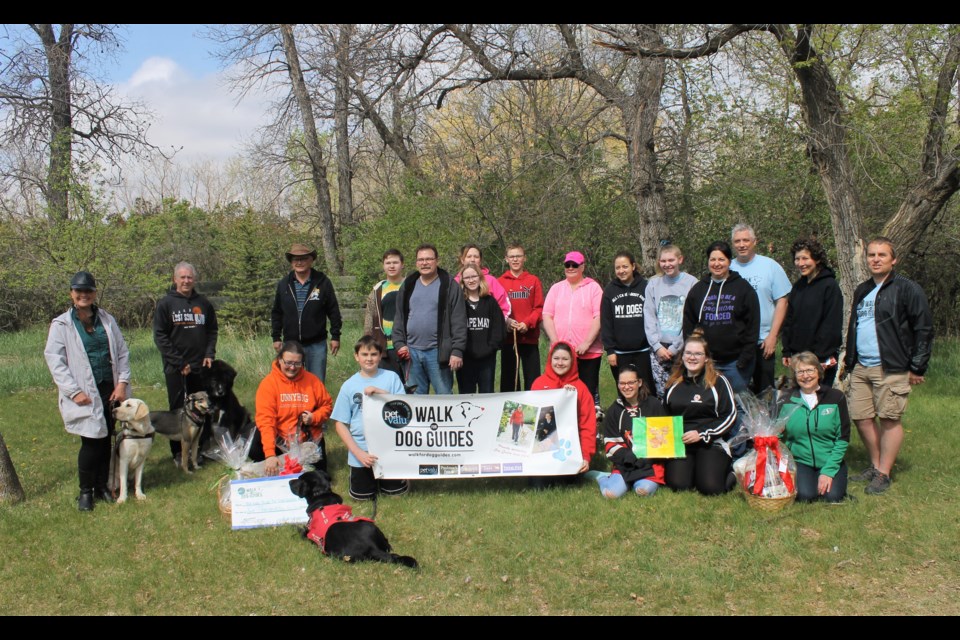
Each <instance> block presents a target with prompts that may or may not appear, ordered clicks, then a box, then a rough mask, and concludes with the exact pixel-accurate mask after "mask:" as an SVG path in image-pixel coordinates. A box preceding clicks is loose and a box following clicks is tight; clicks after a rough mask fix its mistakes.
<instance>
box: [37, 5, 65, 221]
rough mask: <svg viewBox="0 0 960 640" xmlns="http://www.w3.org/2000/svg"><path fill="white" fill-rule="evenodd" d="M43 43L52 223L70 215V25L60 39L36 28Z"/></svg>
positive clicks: (47, 27) (50, 28) (49, 29)
mask: <svg viewBox="0 0 960 640" xmlns="http://www.w3.org/2000/svg"><path fill="white" fill-rule="evenodd" d="M35 30H36V32H37V35H39V36H40V40H41V41H42V42H43V49H44V52H45V54H46V58H47V76H48V81H49V83H50V161H49V164H48V167H47V184H46V192H47V193H46V196H47V209H48V212H47V215H48V216H49V218H50V220H51V221H54V222H57V221H60V220H66V219H67V217H68V215H69V209H68V206H69V199H68V194H69V193H70V183H71V179H72V174H73V169H72V163H73V115H72V104H71V92H70V57H71V55H72V53H73V25H72V24H62V25H60V37H59V39H58V38H57V37H56V36H55V35H54V33H53V25H50V24H39V25H35Z"/></svg>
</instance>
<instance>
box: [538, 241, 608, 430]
mask: <svg viewBox="0 0 960 640" xmlns="http://www.w3.org/2000/svg"><path fill="white" fill-rule="evenodd" d="M585 263H586V258H584V257H583V254H582V253H580V252H579V251H571V252H569V253H568V254H567V255H566V256H565V257H564V259H563V275H564V279H563V280H561V281H560V282H557V283H556V284H554V285H553V286H552V287H550V291H548V292H547V297H546V299H545V300H544V303H543V330H544V332H545V333H546V334H547V338H548V339H549V340H550V344H555V343H557V342H566V343H568V344H569V345H570V346H572V347H573V348H574V350H575V352H576V356H577V367H578V369H579V370H580V379H581V380H583V382H584V384H586V385H587V389H589V390H590V393H591V394H592V395H593V404H594V408H595V412H596V415H597V417H598V418H601V417H602V416H603V410H602V408H601V405H600V359H601V356H602V355H603V344H602V343H601V342H600V306H601V301H602V299H603V289H602V288H601V287H600V285H599V284H598V283H597V281H596V280H594V279H593V278H587V277H584V275H583V271H584V266H585Z"/></svg>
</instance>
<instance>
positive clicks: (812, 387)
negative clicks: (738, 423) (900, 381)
mask: <svg viewBox="0 0 960 640" xmlns="http://www.w3.org/2000/svg"><path fill="white" fill-rule="evenodd" d="M790 365H791V368H792V369H793V375H794V380H795V381H796V383H797V387H798V388H797V389H794V391H793V393H792V394H791V395H790V397H789V398H788V399H787V400H786V402H785V403H784V405H783V407H782V408H781V409H780V415H781V417H784V416H787V417H788V418H787V424H786V429H785V430H784V432H783V435H782V436H781V438H783V441H784V442H785V443H786V445H787V446H788V447H789V448H790V451H791V452H793V456H794V458H795V459H796V461H797V483H796V484H797V500H800V501H801V502H812V501H814V500H817V499H818V498H823V499H824V500H826V501H827V502H840V501H841V500H843V498H844V496H845V495H846V493H847V465H846V463H845V462H844V461H843V456H844V454H845V453H846V452H847V446H848V445H849V444H850V414H849V412H848V411H847V400H846V397H845V396H844V395H843V393H842V392H841V391H839V390H837V389H834V388H832V387H828V386H826V385H821V384H820V383H821V381H822V380H823V366H822V365H821V364H820V359H819V358H818V357H817V356H816V355H815V354H813V353H811V352H809V351H804V352H802V353H798V354H796V355H794V356H792V357H791V362H790Z"/></svg>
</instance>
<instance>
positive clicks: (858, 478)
mask: <svg viewBox="0 0 960 640" xmlns="http://www.w3.org/2000/svg"><path fill="white" fill-rule="evenodd" d="M878 473H880V472H879V471H877V468H876V467H875V466H873V465H870V466H869V467H867V468H866V469H864V470H863V471H861V472H860V473H858V474H857V475H855V476H850V482H870V481H871V480H873V479H874V478H875V477H876V476H877V474H878Z"/></svg>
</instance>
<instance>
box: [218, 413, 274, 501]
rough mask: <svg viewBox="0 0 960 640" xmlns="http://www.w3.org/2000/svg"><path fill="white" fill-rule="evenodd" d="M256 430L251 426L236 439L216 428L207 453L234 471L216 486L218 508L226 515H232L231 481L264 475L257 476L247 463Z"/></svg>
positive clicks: (224, 428) (224, 476)
mask: <svg viewBox="0 0 960 640" xmlns="http://www.w3.org/2000/svg"><path fill="white" fill-rule="evenodd" d="M255 430H256V427H255V426H254V425H253V424H249V425H247V428H245V429H243V430H242V431H241V432H240V433H238V434H237V437H236V438H234V437H233V436H231V435H230V430H229V429H227V428H226V427H214V429H213V442H214V446H213V447H212V448H211V449H209V450H208V451H207V453H206V455H207V456H208V457H210V458H213V459H214V460H216V461H217V462H220V463H222V464H224V465H226V466H227V467H229V468H230V469H232V470H233V473H232V474H231V473H225V474H224V475H223V476H221V477H220V478H219V479H218V480H217V485H216V486H217V506H219V507H220V512H221V513H223V514H225V515H230V481H231V480H242V479H245V478H256V477H258V475H259V476H262V475H263V471H262V470H261V472H260V473H259V474H257V473H256V470H255V469H250V468H249V465H250V464H252V463H250V462H249V461H247V456H248V455H249V454H250V446H251V445H252V444H253V434H254V431H255Z"/></svg>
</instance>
